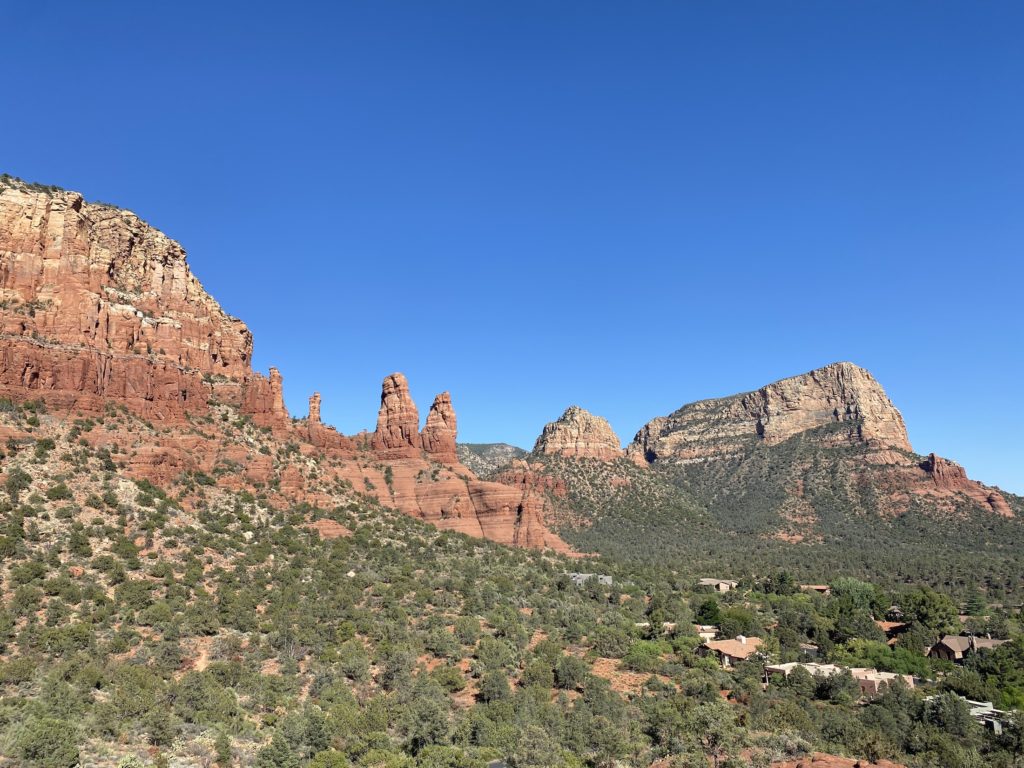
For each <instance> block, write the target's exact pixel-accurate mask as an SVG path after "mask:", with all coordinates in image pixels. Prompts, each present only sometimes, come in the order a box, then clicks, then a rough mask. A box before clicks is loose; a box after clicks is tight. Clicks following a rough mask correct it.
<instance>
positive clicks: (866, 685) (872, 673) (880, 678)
mask: <svg viewBox="0 0 1024 768" xmlns="http://www.w3.org/2000/svg"><path fill="white" fill-rule="evenodd" d="M850 674H851V675H853V679H854V680H856V681H857V685H859V686H860V692H861V693H862V694H863V695H865V696H877V695H878V694H879V693H882V692H883V691H884V690H885V689H886V688H888V687H889V686H890V685H892V684H893V683H894V682H896V679H897V678H899V679H901V680H903V682H904V683H906V685H907V687H908V688H913V687H914V676H913V675H899V674H897V673H895V672H879V671H878V670H877V669H870V668H865V667H851V668H850Z"/></svg>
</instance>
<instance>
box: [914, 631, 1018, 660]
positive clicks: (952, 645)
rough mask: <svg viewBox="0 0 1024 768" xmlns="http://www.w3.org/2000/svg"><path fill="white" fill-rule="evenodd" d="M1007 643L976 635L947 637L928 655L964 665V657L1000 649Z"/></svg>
mask: <svg viewBox="0 0 1024 768" xmlns="http://www.w3.org/2000/svg"><path fill="white" fill-rule="evenodd" d="M1005 642H1007V641H1006V640H993V639H992V638H991V637H976V636H974V635H945V636H944V637H943V638H942V639H941V640H939V642H937V643H936V644H935V645H933V646H932V647H931V649H930V650H929V651H928V655H929V656H930V657H931V658H933V659H945V660H946V661H952V662H953V663H954V664H962V663H963V661H964V657H966V656H970V655H971V654H972V653H977V652H978V651H981V650H984V649H986V648H998V647H999V646H1000V645H1002V644H1003V643H1005Z"/></svg>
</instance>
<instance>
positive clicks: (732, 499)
mask: <svg viewBox="0 0 1024 768" xmlns="http://www.w3.org/2000/svg"><path fill="white" fill-rule="evenodd" d="M549 426H550V425H549ZM548 429H549V428H545V433H546V432H547V431H548ZM626 455H627V456H628V460H627V459H615V458H608V459H606V460H594V459H588V458H581V457H576V456H573V455H571V454H569V453H565V452H563V453H561V454H559V455H554V456H552V455H545V454H542V453H538V452H535V453H534V454H533V455H532V456H531V457H530V458H529V462H530V464H529V466H530V470H529V472H527V480H528V482H529V483H532V484H533V485H534V486H535V487H545V486H548V487H555V486H557V487H558V489H560V492H558V493H550V492H549V497H550V498H551V501H552V505H553V506H554V507H555V509H556V511H555V512H554V513H552V516H551V517H552V519H556V520H558V521H559V525H558V529H559V531H560V532H561V533H562V535H563V537H564V538H565V539H566V540H567V541H568V542H569V543H570V544H571V545H572V546H573V547H574V548H576V549H578V550H579V551H582V552H598V553H601V554H603V555H605V556H608V557H614V558H615V559H618V560H623V561H644V562H650V563H666V562H671V563H673V564H675V565H676V567H678V568H680V569H683V570H686V571H687V572H691V573H694V574H696V573H699V572H722V571H726V572H729V573H732V574H734V575H749V576H755V575H759V574H761V575H763V574H765V573H768V572H770V571H772V570H774V569H780V568H785V569H788V570H790V571H792V572H793V573H795V574H799V575H800V576H801V578H803V579H805V580H809V581H817V580H821V579H822V578H825V577H826V576H827V574H829V573H834V572H836V571H837V570H838V571H839V572H841V573H844V574H848V575H856V576H859V577H862V578H868V579H871V580H874V581H879V582H882V583H887V584H891V585H898V584H902V583H918V582H923V583H928V584H931V585H933V586H940V587H943V588H945V589H950V590H953V591H955V592H961V593H962V592H965V591H967V590H968V589H974V588H980V589H984V590H987V591H988V593H989V594H991V595H992V596H993V597H994V598H996V599H1000V600H1002V599H1009V600H1011V601H1014V602H1017V603H1019V602H1020V601H1021V600H1024V588H1022V585H1021V583H1020V580H1019V578H1018V577H1017V574H1019V573H1020V572H1021V569H1022V568H1024V522H1022V520H1024V518H1022V517H1021V514H1020V510H1022V509H1024V499H1021V498H1019V497H1015V496H1013V495H1012V494H1008V493H1005V492H1002V491H1000V490H998V489H996V488H990V487H987V486H984V485H982V484H980V483H977V482H975V481H973V480H970V479H969V478H968V477H967V475H966V473H965V472H964V470H963V468H962V467H960V466H958V465H956V464H954V463H953V462H950V461H947V460H945V459H942V458H941V457H937V456H935V455H933V454H931V455H928V456H923V455H919V454H916V453H914V452H913V450H912V449H911V446H910V443H909V440H908V439H907V436H906V429H905V427H904V425H903V420H902V417H901V416H900V414H899V412H898V411H897V410H896V408H895V406H893V405H892V403H891V402H890V400H889V398H888V397H887V396H886V395H885V392H884V390H883V389H882V388H881V386H880V385H879V384H878V382H877V381H876V380H875V379H874V378H873V377H872V376H871V375H870V374H868V373H867V372H866V371H863V369H860V368H857V367H856V366H853V365H851V364H849V363H842V364H836V365H832V366H827V367H825V368H822V369H819V370H817V371H812V372H811V373H808V374H804V375H801V376H797V377H793V378H790V379H786V380H784V381H782V382H778V383H776V384H771V385H768V386H766V387H763V388H762V389H760V390H757V391H756V392H753V393H747V394H742V395H736V396H733V397H728V398H719V399H715V400H707V401H702V402H699V403H694V404H690V405H686V406H683V407H682V408H680V409H679V410H677V411H676V412H674V413H673V414H671V415H669V416H667V417H662V418H657V419H654V420H653V421H651V422H650V423H649V424H647V425H645V426H644V427H643V428H642V429H641V430H640V431H639V432H638V433H637V436H636V438H635V439H634V440H633V442H632V443H631V444H630V445H629V446H628V448H627V451H626ZM630 464H631V466H630ZM519 472H520V473H522V467H520V468H519ZM515 475H516V469H515V468H511V469H506V470H505V471H503V472H499V473H498V474H497V475H496V476H497V477H499V478H502V479H503V481H504V482H514V481H515V480H516V477H515Z"/></svg>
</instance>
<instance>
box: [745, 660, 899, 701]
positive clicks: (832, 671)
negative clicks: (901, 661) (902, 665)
mask: <svg viewBox="0 0 1024 768" xmlns="http://www.w3.org/2000/svg"><path fill="white" fill-rule="evenodd" d="M797 667H800V668H802V669H805V670H807V671H808V672H810V673H811V674H812V675H813V676H814V677H831V676H832V675H841V674H845V673H847V672H849V673H850V676H851V677H853V679H854V680H856V681H857V685H858V686H859V687H860V692H861V695H863V696H876V695H878V694H879V693H881V692H882V691H884V690H885V689H886V688H888V687H889V686H890V685H892V684H893V682H895V680H896V679H897V678H900V679H901V680H903V682H904V683H906V684H907V687H908V688H913V687H914V678H913V676H912V675H898V674H896V673H895V672H879V671H878V670H877V669H871V668H868V667H841V666H838V665H837V664H814V663H804V662H799V661H791V662H788V663H786V664H769V665H768V666H766V667H765V668H764V671H765V674H766V675H767V676H768V677H780V676H781V677H789V676H790V674H791V673H792V672H793V670H794V669H796V668H797Z"/></svg>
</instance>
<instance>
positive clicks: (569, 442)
mask: <svg viewBox="0 0 1024 768" xmlns="http://www.w3.org/2000/svg"><path fill="white" fill-rule="evenodd" d="M533 452H534V454H535V455H538V456H568V457H570V458H577V459H600V460H602V461H612V460H614V459H617V458H619V457H621V456H622V455H623V453H622V443H621V442H619V438H618V436H617V435H616V434H615V431H614V430H613V429H612V428H611V425H610V424H609V423H608V422H607V421H606V420H605V419H603V418H601V417H600V416H594V415H593V414H592V413H589V412H587V411H585V410H583V409H582V408H580V407H579V406H576V405H572V406H569V408H567V409H566V411H565V413H563V414H562V415H561V417H559V419H558V420H557V421H552V422H550V423H549V424H546V425H545V426H544V430H543V431H542V432H541V433H540V437H538V438H537V442H536V444H535V445H534V446H533Z"/></svg>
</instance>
